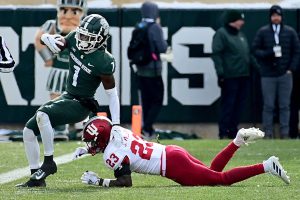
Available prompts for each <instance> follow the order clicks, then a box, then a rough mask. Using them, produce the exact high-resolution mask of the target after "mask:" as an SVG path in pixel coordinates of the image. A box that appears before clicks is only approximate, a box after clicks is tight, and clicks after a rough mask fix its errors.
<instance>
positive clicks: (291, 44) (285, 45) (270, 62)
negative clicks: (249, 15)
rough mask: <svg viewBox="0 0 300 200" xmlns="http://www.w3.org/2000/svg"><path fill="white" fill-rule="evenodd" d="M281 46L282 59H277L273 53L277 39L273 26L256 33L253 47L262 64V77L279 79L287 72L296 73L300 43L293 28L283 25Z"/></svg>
mask: <svg viewBox="0 0 300 200" xmlns="http://www.w3.org/2000/svg"><path fill="white" fill-rule="evenodd" d="M279 45H280V46H281V51H282V57H280V58H276V57H275V54H274V52H273V47H274V46H275V39H274V30H273V28H272V25H271V24H269V25H266V26H263V27H262V28H260V29H259V30H258V32H257V33H256V36H255V38H254V41H253V44H252V47H253V51H254V55H255V56H256V58H257V61H258V63H259V64H260V67H261V68H260V73H261V76H262V77H278V76H281V75H283V74H285V73H286V71H287V70H291V71H296V69H297V66H298V63H299V58H300V43H299V39H298V37H297V33H296V31H295V30H294V29H293V28H292V27H290V26H287V25H283V24H281V28H280V33H279Z"/></svg>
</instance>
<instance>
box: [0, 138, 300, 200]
mask: <svg viewBox="0 0 300 200" xmlns="http://www.w3.org/2000/svg"><path fill="white" fill-rule="evenodd" d="M161 143H162V144H176V145H179V146H182V147H185V148H186V149H187V150H188V151H189V152H190V153H191V154H192V155H194V156H195V157H197V158H199V159H201V160H202V161H203V162H204V163H206V164H207V165H209V163H210V161H211V160H212V158H213V157H214V156H215V155H216V154H217V153H218V151H219V150H221V149H222V148H223V147H225V146H226V145H227V143H229V141H228V140H222V141H220V140H186V141H170V140H162V141H161ZM82 145H83V144H82V143H81V144H80V143H78V142H59V143H56V144H55V156H59V155H63V154H67V153H71V152H73V151H74V150H75V148H76V147H77V146H82ZM41 147H42V145H41ZM271 155H276V156H278V157H279V158H280V162H281V164H282V165H283V166H284V168H285V170H287V171H288V175H289V176H290V177H291V184H290V185H286V184H285V183H284V182H282V181H281V180H280V179H278V178H277V177H274V176H271V175H269V174H263V175H260V176H256V177H254V178H251V179H248V180H246V181H243V182H240V183H236V184H234V185H232V186H227V187H224V186H218V187H182V186H180V185H178V184H177V183H175V182H173V181H171V180H168V179H166V178H162V177H159V176H151V175H141V174H136V173H133V174H132V179H133V187H132V188H101V187H93V186H87V185H84V184H82V183H81V180H80V177H81V174H82V173H83V172H84V171H86V170H91V171H94V172H97V173H98V174H99V176H101V177H103V178H113V172H112V171H110V170H109V169H107V168H106V167H105V166H104V164H103V161H102V156H101V155H96V156H94V157H92V156H89V157H85V158H83V159H79V160H75V161H73V162H70V163H67V164H63V165H60V166H58V172H57V173H56V174H55V175H52V176H49V177H48V178H47V187H46V188H37V189H36V188H35V189H28V188H26V189H25V188H23V189H18V188H15V187H14V185H15V184H17V183H21V182H24V181H26V180H27V179H28V177H24V178H22V179H19V180H15V181H12V182H9V183H6V184H2V185H0V199H3V200H4V199H5V200H8V199H18V200H21V199H24V200H25V199H26V200H27V199H34V200H38V199H43V200H53V199H59V200H60V199H63V200H67V199H72V200H76V199H78V200H85V199H124V200H125V199H129V200H135V199H143V200H145V199H151V200H154V199H170V200H171V199H172V200H173V199H251V200H252V199H280V200H285V199H289V200H290V199H300V141H299V140H261V141H258V142H256V143H255V144H250V145H249V146H248V147H243V148H241V149H239V150H238V152H237V153H236V154H235V156H234V157H233V159H232V160H231V161H230V162H229V163H228V165H227V167H226V169H230V168H232V167H235V166H239V165H249V164H255V163H258V162H262V161H263V160H265V159H267V158H268V157H270V156H271ZM0 158H1V159H0V160H1V161H0V174H1V173H4V172H8V171H11V170H14V169H17V168H21V167H26V166H27V161H26V158H25V154H24V146H23V144H22V143H18V142H16V143H0ZM178 165H180V163H178ZM226 169H225V170H226Z"/></svg>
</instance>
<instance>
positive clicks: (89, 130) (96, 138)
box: [82, 116, 112, 155]
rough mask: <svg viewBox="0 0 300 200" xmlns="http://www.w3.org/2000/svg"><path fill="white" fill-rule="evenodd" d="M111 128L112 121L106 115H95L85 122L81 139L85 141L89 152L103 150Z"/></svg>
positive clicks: (93, 153) (94, 152) (93, 152)
mask: <svg viewBox="0 0 300 200" xmlns="http://www.w3.org/2000/svg"><path fill="white" fill-rule="evenodd" d="M111 129H112V122H111V121H110V120H109V119H108V118H107V117H103V116H96V117H93V118H91V119H90V120H89V121H88V122H86V124H85V125H84V127H83V133H82V141H84V142H86V144H87V148H88V152H89V153H90V154H92V155H95V154H96V153H99V152H103V151H104V149H105V148H106V146H107V144H108V142H109V138H110V131H111Z"/></svg>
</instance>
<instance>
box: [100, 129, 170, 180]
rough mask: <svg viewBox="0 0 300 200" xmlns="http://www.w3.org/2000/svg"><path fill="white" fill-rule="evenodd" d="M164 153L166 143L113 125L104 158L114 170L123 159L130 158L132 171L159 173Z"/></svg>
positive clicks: (107, 164)
mask: <svg viewBox="0 0 300 200" xmlns="http://www.w3.org/2000/svg"><path fill="white" fill-rule="evenodd" d="M163 155H165V146H164V145H161V144H158V143H154V142H147V141H145V140H143V139H141V138H140V137H139V136H137V135H135V134H133V133H132V132H131V131H130V130H128V129H125V128H122V127H120V126H113V128H112V130H111V135H110V141H109V143H108V145H107V147H106V149H105V151H104V154H103V159H104V162H105V164H106V166H107V167H108V168H110V169H113V170H116V169H117V168H119V167H120V166H121V164H122V162H123V160H124V159H127V158H128V160H129V164H130V170H131V171H133V172H137V173H143V174H156V175H159V174H160V172H161V165H162V156H163ZM126 157H127V158H126ZM163 161H165V159H164V160H163Z"/></svg>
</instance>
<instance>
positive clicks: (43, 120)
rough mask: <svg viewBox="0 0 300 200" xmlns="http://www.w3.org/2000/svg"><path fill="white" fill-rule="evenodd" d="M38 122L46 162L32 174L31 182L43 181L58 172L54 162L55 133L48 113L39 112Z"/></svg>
mask: <svg viewBox="0 0 300 200" xmlns="http://www.w3.org/2000/svg"><path fill="white" fill-rule="evenodd" d="M36 121H37V124H38V127H39V130H40V133H41V138H42V142H43V145H44V162H43V165H42V166H41V168H40V169H39V170H38V171H36V172H35V173H34V174H32V176H31V180H42V179H45V178H46V177H47V176H49V175H50V174H54V173H56V172H57V166H56V163H55V162H54V160H53V153H54V145H53V143H54V131H53V127H52V125H51V122H50V119H49V116H48V114H47V113H45V112H41V111H38V112H37V113H36Z"/></svg>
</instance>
